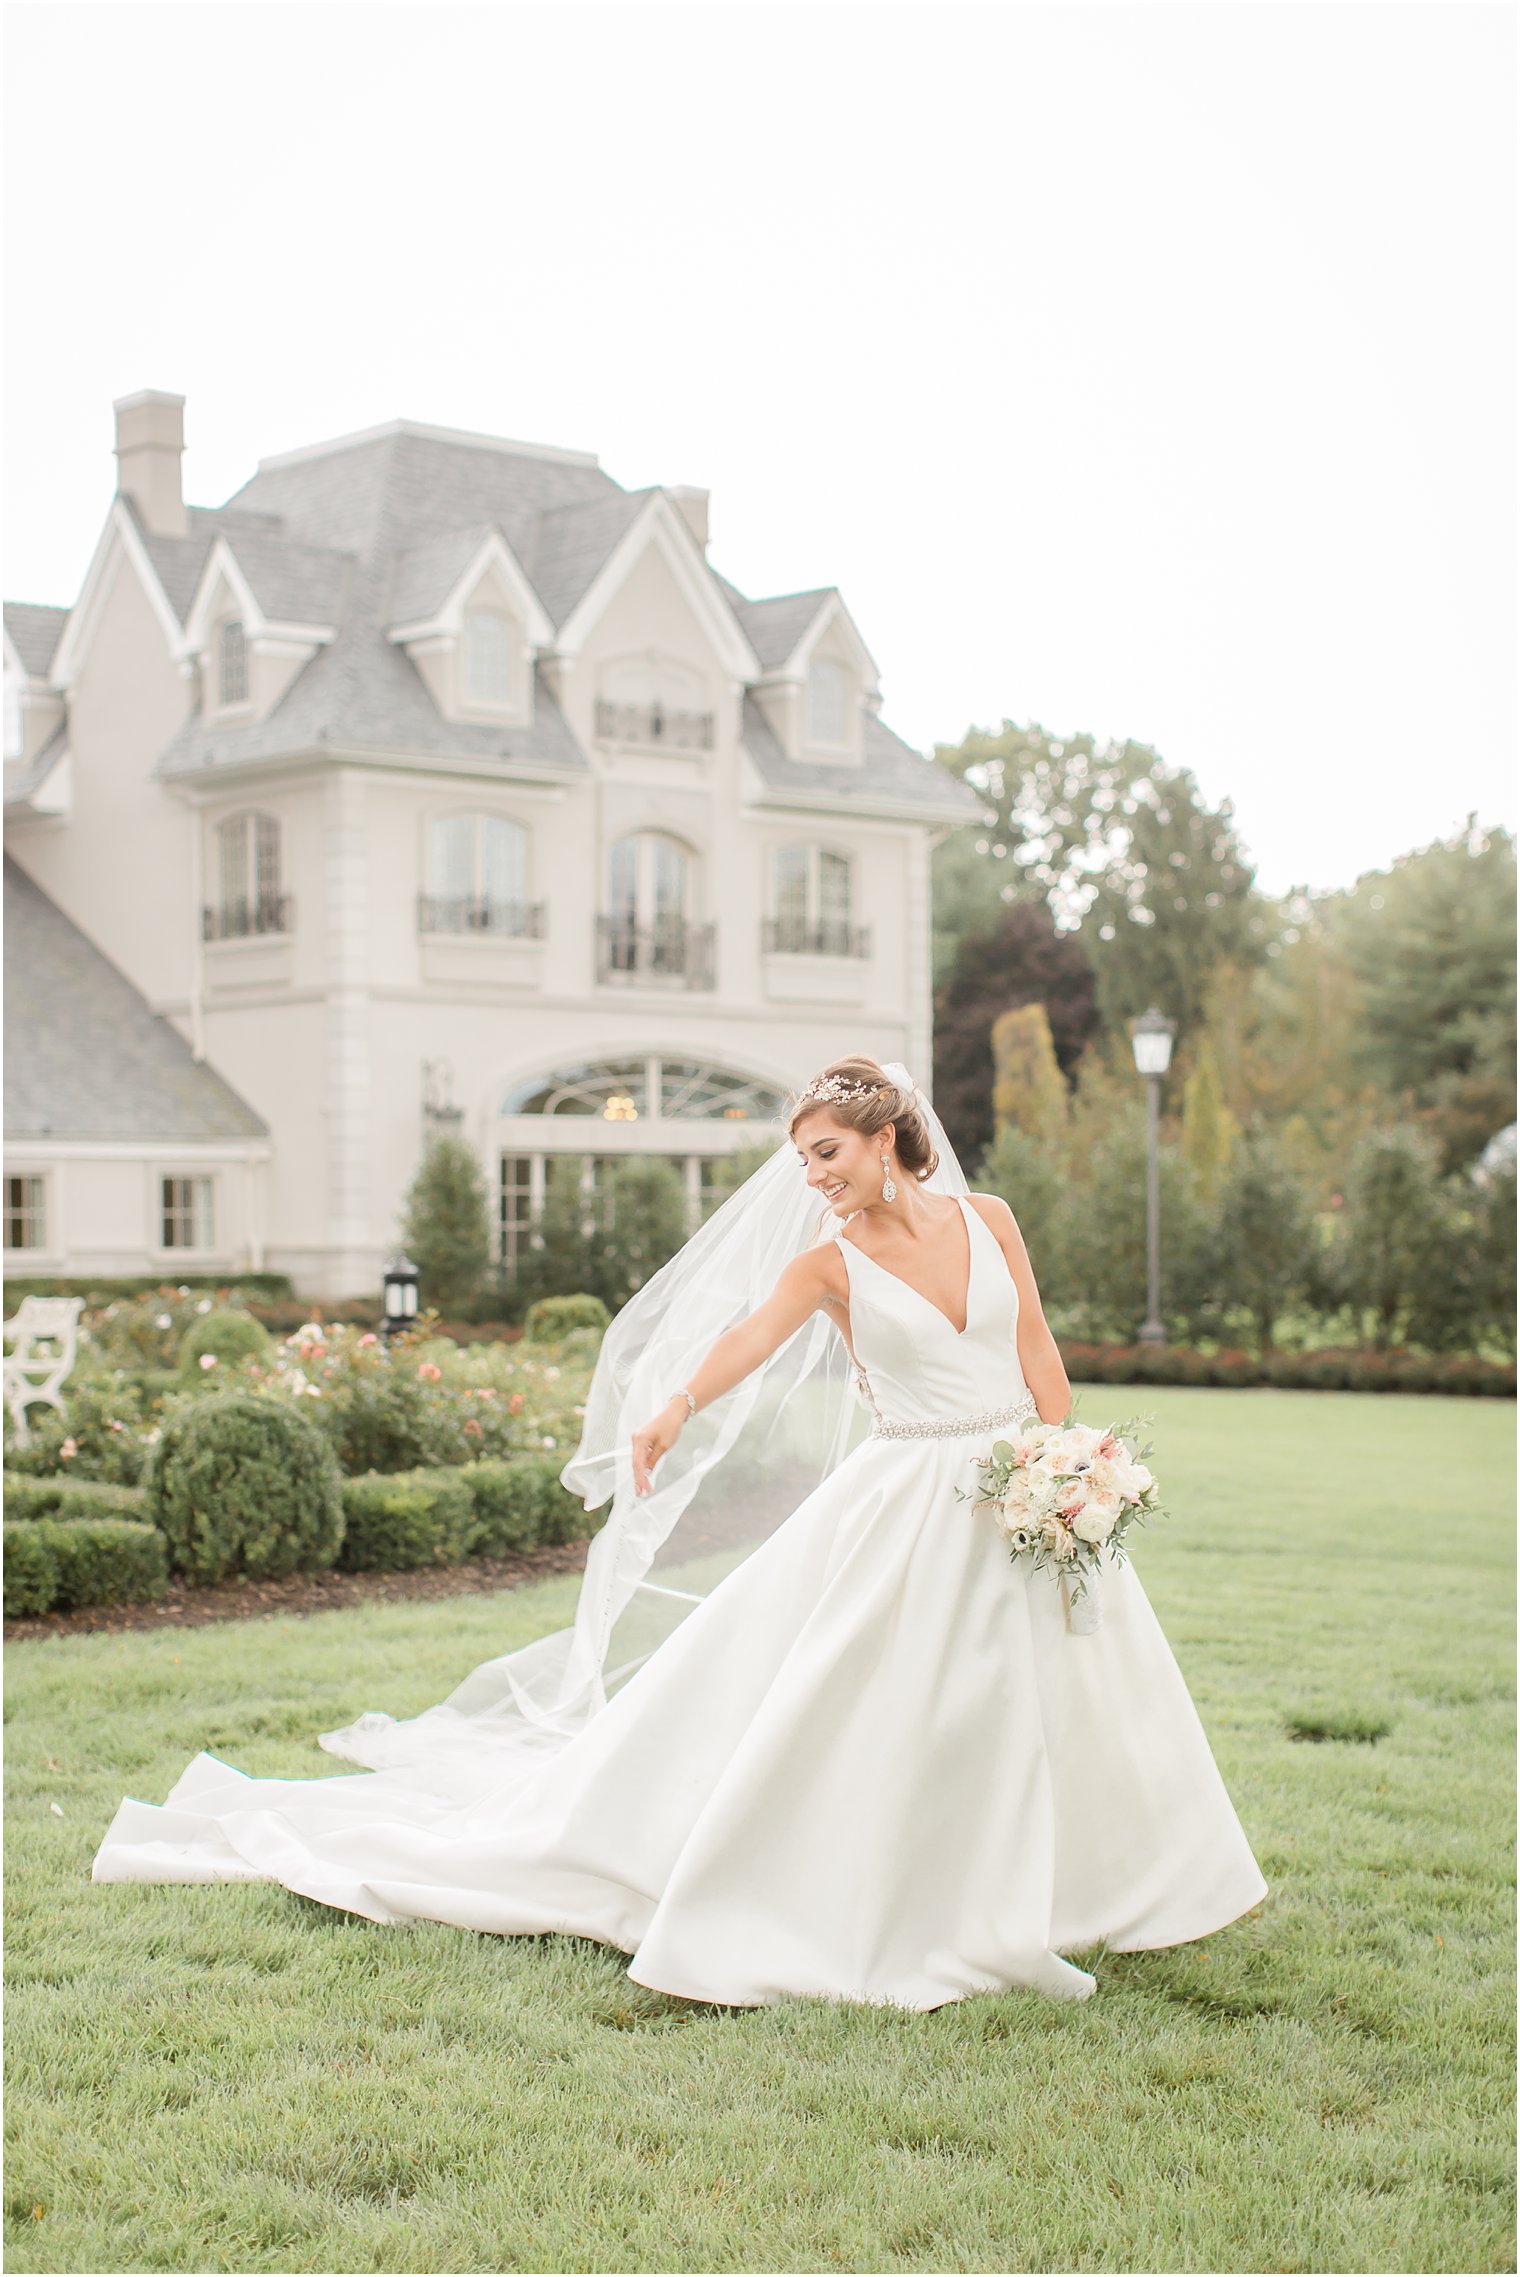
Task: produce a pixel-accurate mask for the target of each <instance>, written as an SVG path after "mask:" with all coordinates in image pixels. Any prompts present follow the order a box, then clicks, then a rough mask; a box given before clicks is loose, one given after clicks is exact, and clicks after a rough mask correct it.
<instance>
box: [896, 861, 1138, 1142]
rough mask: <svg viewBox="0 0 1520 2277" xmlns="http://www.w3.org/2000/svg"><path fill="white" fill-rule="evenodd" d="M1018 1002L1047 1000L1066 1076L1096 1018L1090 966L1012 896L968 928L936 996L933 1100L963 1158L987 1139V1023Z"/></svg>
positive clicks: (1077, 947) (1032, 906) (1076, 946)
mask: <svg viewBox="0 0 1520 2277" xmlns="http://www.w3.org/2000/svg"><path fill="white" fill-rule="evenodd" d="M1020 1004H1043V1005H1044V1007H1045V1013H1046V1017H1047V1019H1048V1021H1049V1023H1050V1032H1051V1039H1052V1042H1053V1044H1054V1047H1055V1054H1056V1059H1057V1061H1058V1062H1059V1064H1060V1066H1061V1069H1062V1072H1063V1073H1064V1074H1066V1075H1070V1074H1071V1073H1072V1071H1073V1070H1074V1069H1075V1067H1076V1065H1077V1062H1078V1060H1079V1059H1080V1058H1081V1056H1082V1051H1083V1048H1084V1046H1085V1045H1086V1043H1087V1041H1088V1039H1089V1037H1091V1036H1092V1035H1093V1034H1094V1033H1095V1032H1096V1029H1097V1025H1098V1011H1097V1000H1096V995H1095V990H1094V983H1093V975H1092V967H1091V965H1090V964H1089V963H1088V960H1087V952H1086V950H1085V949H1084V948H1083V946H1082V944H1081V942H1080V941H1078V940H1077V939H1076V937H1075V936H1074V935H1072V934H1070V933H1061V932H1058V931H1057V929H1056V924H1055V920H1054V918H1053V917H1052V916H1051V915H1050V912H1049V911H1048V910H1047V909H1043V908H1042V907H1041V906H1040V904H1039V903H1038V902H1029V901H1015V902H1012V903H1010V904H1009V905H1008V907H1007V908H1006V909H1004V911H1003V912H1002V914H1001V916H1000V917H999V918H998V920H997V923H996V924H995V925H994V926H992V927H991V928H990V929H989V930H988V931H986V932H982V933H973V934H967V935H966V937H965V938H964V939H963V940H962V942H961V945H960V948H959V950H958V951H957V953H956V959H955V964H954V967H953V969H952V971H951V975H950V978H949V980H948V981H947V982H946V983H945V985H944V987H943V988H942V989H940V991H939V992H938V995H937V996H936V998H935V1007H934V1104H935V1106H936V1108H937V1109H938V1110H939V1114H940V1117H941V1120H942V1121H943V1122H944V1125H945V1128H946V1129H947V1130H948V1131H949V1133H950V1136H951V1137H952V1139H953V1140H954V1141H955V1146H956V1150H957V1152H958V1153H959V1154H960V1155H961V1156H962V1158H963V1159H964V1160H965V1161H968V1162H970V1161H973V1160H974V1159H975V1158H976V1156H977V1155H979V1154H980V1153H982V1152H983V1151H984V1150H985V1149H986V1148H987V1147H988V1146H990V1145H991V1143H992V1136H993V1127H994V1126H993V1112H992V1072H993V1071H992V1023H993V1021H994V1020H996V1019H997V1017H998V1015H999V1013H1002V1012H1006V1011H1009V1010H1010V1009H1011V1008H1013V1007H1014V1006H1016V1005H1020Z"/></svg>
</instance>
